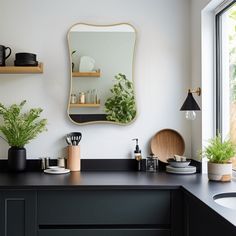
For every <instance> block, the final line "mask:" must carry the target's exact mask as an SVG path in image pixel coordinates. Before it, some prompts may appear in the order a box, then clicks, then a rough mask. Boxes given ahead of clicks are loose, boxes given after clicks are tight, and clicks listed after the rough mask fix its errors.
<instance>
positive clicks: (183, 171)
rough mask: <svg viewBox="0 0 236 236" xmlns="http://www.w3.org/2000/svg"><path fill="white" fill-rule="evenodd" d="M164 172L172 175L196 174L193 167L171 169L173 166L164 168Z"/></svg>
mask: <svg viewBox="0 0 236 236" xmlns="http://www.w3.org/2000/svg"><path fill="white" fill-rule="evenodd" d="M166 172H168V173H172V174H182V175H183V174H184V175H186V174H194V173H196V167H195V166H186V167H173V166H170V165H168V166H166Z"/></svg>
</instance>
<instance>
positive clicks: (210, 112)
mask: <svg viewBox="0 0 236 236" xmlns="http://www.w3.org/2000/svg"><path fill="white" fill-rule="evenodd" d="M222 1H223V0H191V63H192V66H191V78H192V87H201V88H202V95H201V97H199V98H197V99H198V102H199V103H201V108H202V109H201V113H199V116H198V117H197V120H196V121H195V122H194V123H193V124H192V146H191V150H192V156H193V157H195V158H196V159H197V158H198V151H199V150H201V149H202V147H204V146H205V145H206V143H207V141H208V140H209V139H210V138H211V137H213V135H214V131H215V128H214V127H215V123H214V112H215V101H214V86H215V83H214V76H215V65H214V60H215V49H214V47H215V38H214V34H215V31H214V26H215V25H214V20H215V18H214V17H215V8H216V7H217V6H218V5H219V4H220V3H221V2H222Z"/></svg>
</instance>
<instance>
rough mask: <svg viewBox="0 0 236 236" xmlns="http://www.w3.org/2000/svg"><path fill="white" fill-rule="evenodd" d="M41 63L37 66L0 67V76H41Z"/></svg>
mask: <svg viewBox="0 0 236 236" xmlns="http://www.w3.org/2000/svg"><path fill="white" fill-rule="evenodd" d="M41 73H43V63H39V65H38V66H0V74H41Z"/></svg>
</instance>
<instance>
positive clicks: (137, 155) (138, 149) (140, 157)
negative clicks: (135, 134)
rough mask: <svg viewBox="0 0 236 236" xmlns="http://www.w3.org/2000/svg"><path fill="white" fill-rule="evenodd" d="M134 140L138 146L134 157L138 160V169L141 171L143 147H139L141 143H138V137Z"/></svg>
mask: <svg viewBox="0 0 236 236" xmlns="http://www.w3.org/2000/svg"><path fill="white" fill-rule="evenodd" d="M132 140H135V141H136V146H135V150H134V158H135V160H136V161H137V162H138V168H137V169H138V171H141V161H142V154H141V149H140V148H139V145H138V138H134V139H132Z"/></svg>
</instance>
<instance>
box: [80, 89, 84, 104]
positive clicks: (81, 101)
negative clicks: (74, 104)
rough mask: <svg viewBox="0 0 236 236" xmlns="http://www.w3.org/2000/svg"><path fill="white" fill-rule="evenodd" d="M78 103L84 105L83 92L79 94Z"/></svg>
mask: <svg viewBox="0 0 236 236" xmlns="http://www.w3.org/2000/svg"><path fill="white" fill-rule="evenodd" d="M79 103H80V104H85V93H84V92H81V93H79Z"/></svg>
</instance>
